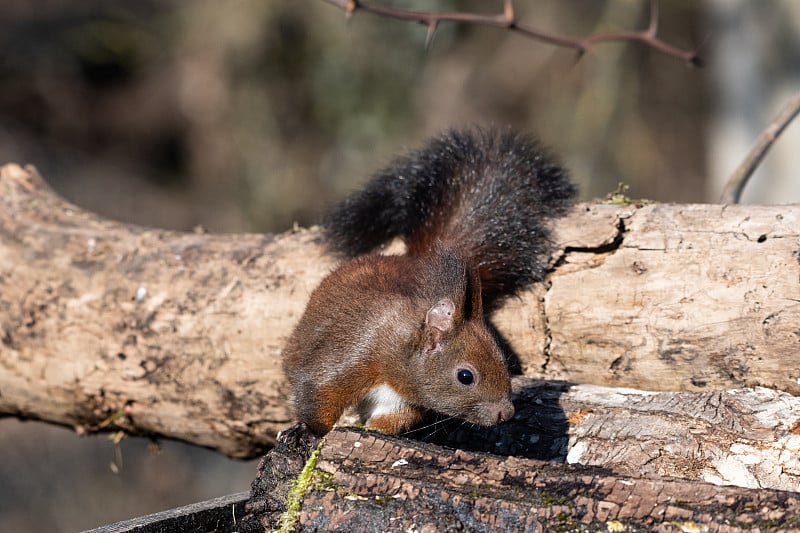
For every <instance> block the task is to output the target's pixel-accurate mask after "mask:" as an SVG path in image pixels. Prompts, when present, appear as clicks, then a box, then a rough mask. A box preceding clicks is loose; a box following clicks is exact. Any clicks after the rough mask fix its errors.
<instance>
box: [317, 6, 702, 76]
mask: <svg viewBox="0 0 800 533" xmlns="http://www.w3.org/2000/svg"><path fill="white" fill-rule="evenodd" d="M324 1H325V2H328V3H329V4H333V5H334V6H337V7H339V8H340V9H342V10H343V11H344V12H345V13H346V14H347V16H348V17H349V16H352V15H353V14H354V13H355V12H356V11H359V10H361V11H365V12H367V13H373V14H375V15H379V16H383V17H388V18H394V19H398V20H410V21H414V22H418V23H420V24H423V25H425V26H426V27H427V28H428V37H427V44H430V43H431V41H432V40H433V36H434V34H435V33H436V30H437V29H438V28H439V24H441V23H442V22H462V23H467V24H477V25H480V26H491V27H495V28H503V29H506V30H509V31H512V32H514V33H519V34H521V35H523V36H524V37H527V38H529V39H533V40H535V41H540V42H543V43H547V44H551V45H554V46H560V47H563V48H571V49H573V50H575V51H576V52H577V53H578V56H583V55H584V54H585V53H587V52H589V51H591V49H592V47H593V46H594V45H596V44H599V43H604V42H611V41H635V42H639V43H642V44H644V45H645V46H649V47H651V48H653V49H655V50H658V51H659V52H662V53H664V54H667V55H668V56H672V57H676V58H678V59H681V60H683V61H686V62H687V63H689V64H691V65H694V66H700V65H701V61H700V58H699V57H698V53H697V50H683V49H681V48H678V47H676V46H673V45H671V44H669V43H667V42H665V41H663V40H661V39H660V38H659V37H658V0H650V22H649V24H648V26H647V28H646V29H644V30H640V31H618V32H605V33H596V34H593V35H588V36H586V37H565V36H563V35H556V34H553V33H547V32H543V31H540V30H537V29H535V28H533V27H531V26H528V25H525V24H522V23H520V22H519V21H518V20H517V18H516V15H515V12H514V2H513V0H504V2H503V12H502V13H498V14H495V15H483V14H478V13H465V12H461V11H417V10H412V9H401V8H396V7H391V6H385V5H381V4H377V3H374V2H366V1H364V0H324Z"/></svg>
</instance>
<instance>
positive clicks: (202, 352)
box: [0, 165, 800, 457]
mask: <svg viewBox="0 0 800 533" xmlns="http://www.w3.org/2000/svg"><path fill="white" fill-rule="evenodd" d="M798 219H800V207H798V206H780V207H764V206H713V205H711V206H702V205H697V206H680V205H677V206H672V205H658V204H655V205H622V206H614V205H602V204H590V205H581V206H578V207H577V208H576V209H575V210H574V212H573V213H572V214H571V215H570V216H568V217H566V218H565V219H564V220H562V221H561V222H560V223H559V225H558V226H557V228H556V230H557V235H558V239H559V242H560V243H561V251H560V252H559V253H558V254H557V256H556V257H554V268H553V272H552V273H551V275H550V277H549V279H548V280H547V282H546V283H543V284H540V285H537V286H535V287H533V288H532V289H531V290H530V291H528V292H527V293H525V294H523V295H522V296H521V297H520V298H517V299H513V300H511V301H509V302H508V303H507V305H506V306H505V307H504V308H503V309H501V310H500V311H499V312H498V313H497V315H496V316H495V317H494V319H493V320H494V323H495V324H496V325H497V327H498V329H499V330H500V332H501V334H502V335H503V336H504V337H505V338H506V339H507V341H508V342H509V345H510V346H511V348H513V350H514V352H515V354H516V356H517V357H518V358H519V362H520V368H521V369H522V370H523V371H524V373H525V374H526V375H527V376H529V377H537V378H543V379H549V380H552V379H559V380H566V381H570V382H580V383H594V384H599V385H612V386H625V387H635V388H641V389H652V390H673V391H690V392H696V393H706V392H709V391H711V392H714V391H721V390H726V389H740V388H742V387H751V386H767V387H770V388H772V389H775V390H778V391H786V392H789V393H794V394H796V393H797V392H798V391H800V384H798V381H800V365H798V364H797V355H796V354H797V348H798V346H800V331H799V330H798V328H797V324H798V323H800V283H798V279H799V278H800V264H799V263H798V242H799V241H800V233H798V231H799V230H798V228H800V221H799V220H798ZM334 266H335V260H334V259H333V258H331V257H330V256H329V255H328V254H326V252H325V250H324V247H323V246H322V243H321V239H320V236H319V232H317V231H315V230H313V229H312V230H298V231H293V232H289V233H285V234H281V235H206V234H186V233H176V232H169V231H164V230H157V229H147V228H142V227H136V226H132V225H128V224H122V223H118V222H114V221H110V220H105V219H101V218H99V217H97V216H95V215H93V214H91V213H87V212H85V211H83V210H81V209H80V208H78V207H76V206H74V205H71V204H69V203H67V202H65V201H64V200H63V199H61V198H59V197H58V196H57V195H55V194H54V193H53V192H52V191H51V190H50V189H49V188H48V187H47V186H46V185H45V183H44V182H43V181H42V180H41V178H40V177H39V176H38V175H37V174H36V172H35V170H33V169H32V168H28V169H22V168H20V167H19V166H16V165H6V166H4V167H2V169H0V328H2V330H1V331H0V350H1V352H0V413H4V414H8V415H13V416H18V417H22V418H35V419H41V420H46V421H50V422H55V423H59V424H65V425H68V426H71V427H74V428H76V429H78V430H79V431H96V430H112V429H115V430H123V431H127V432H130V433H136V434H148V435H154V436H167V437H171V438H178V439H182V440H185V441H188V442H193V443H196V444H199V445H202V446H208V447H211V448H215V449H218V450H220V451H221V452H223V453H225V454H228V455H231V456H235V457H246V456H253V455H255V454H257V453H259V452H260V451H263V450H264V449H266V448H268V447H269V446H271V445H272V444H274V442H275V440H274V439H275V435H276V433H277V431H278V430H280V429H282V428H285V427H286V426H288V425H289V424H290V422H291V414H290V413H289V411H288V408H287V402H286V397H287V391H286V385H285V382H284V380H283V376H282V374H281V372H280V362H279V354H280V349H281V347H282V345H283V342H284V340H285V339H286V337H287V336H288V334H289V332H290V331H291V328H292V326H293V324H294V323H295V321H296V320H297V319H298V318H299V316H300V314H301V313H302V311H303V308H304V305H305V302H306V300H307V298H308V295H309V294H310V292H311V291H312V290H313V288H314V287H315V285H316V284H317V283H318V282H319V280H320V279H321V278H322V277H323V276H324V275H325V274H326V273H327V272H328V271H329V270H330V269H331V268H333V267H334ZM701 403H702V402H701ZM591 408H592V407H587V409H591ZM687 414H689V415H691V414H692V413H687Z"/></svg>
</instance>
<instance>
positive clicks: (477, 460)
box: [238, 428, 800, 532]
mask: <svg viewBox="0 0 800 533" xmlns="http://www.w3.org/2000/svg"><path fill="white" fill-rule="evenodd" d="M290 440H291V437H290ZM297 453H298V451H297V449H296V448H295V449H292V447H291V446H288V447H287V446H281V445H279V446H278V447H276V448H275V449H274V450H273V451H272V452H270V453H269V454H268V455H267V456H266V457H265V458H264V460H262V462H261V465H260V466H259V477H258V478H257V479H256V481H255V482H254V483H253V490H252V496H251V498H250V501H249V502H248V504H247V507H246V508H247V509H248V511H249V512H248V514H247V516H245V518H244V520H243V521H242V523H240V524H239V526H238V527H239V530H240V531H245V532H247V531H264V530H265V529H268V530H274V529H276V528H277V527H284V528H286V530H292V531H320V530H325V531H629V532H636V531H648V532H649V531H665V532H666V531H676V532H677V531H725V532H740V531H775V530H784V531H787V530H796V528H798V527H800V495H798V494H796V493H791V492H781V491H776V490H764V489H761V490H753V489H741V488H735V487H719V486H715V485H711V484H707V483H699V482H692V481H683V480H675V479H647V478H642V477H632V476H620V475H617V474H615V473H613V472H611V471H609V470H606V469H600V468H596V467H587V466H578V465H563V464H554V463H549V462H544V461H538V460H535V459H525V458H520V457H500V456H495V455H488V454H480V453H475V452H469V451H464V450H452V449H448V448H442V447H438V446H434V445H430V444H425V443H420V442H418V441H410V440H407V439H398V438H395V437H387V436H383V435H379V434H374V433H365V432H362V431H357V430H351V429H344V428H339V429H335V430H334V431H333V432H331V433H330V434H328V435H327V436H326V437H325V438H324V440H323V441H322V442H321V443H319V444H318V445H317V448H316V450H315V452H314V453H313V454H311V453H310V452H309V453H306V454H303V457H307V456H310V458H309V459H308V461H307V462H306V463H305V466H304V468H302V469H298V470H297V471H294V472H286V471H285V470H284V471H281V475H279V476H278V477H277V478H276V476H275V475H274V472H275V471H276V469H275V468H273V465H272V462H273V461H278V462H279V463H280V464H285V462H286V456H287V455H288V456H291V455H292V454H297ZM292 476H296V478H292ZM292 479H293V480H292ZM289 480H292V481H289ZM279 492H286V493H288V497H287V498H286V500H285V503H281V501H279V499H278V498H276V497H275V494H276V493H279Z"/></svg>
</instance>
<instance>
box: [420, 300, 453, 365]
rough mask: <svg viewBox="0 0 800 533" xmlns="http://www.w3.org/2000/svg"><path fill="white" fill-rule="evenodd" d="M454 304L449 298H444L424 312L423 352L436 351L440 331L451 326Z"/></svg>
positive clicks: (440, 334)
mask: <svg viewBox="0 0 800 533" xmlns="http://www.w3.org/2000/svg"><path fill="white" fill-rule="evenodd" d="M455 310H456V304H455V303H453V300H451V299H450V298H444V299H442V300H439V301H438V302H436V304H435V305H434V306H433V307H431V308H430V309H428V312H427V313H426V314H425V352H426V353H433V352H436V351H438V349H439V343H440V342H441V340H442V333H444V332H445V331H448V330H450V329H451V328H452V327H453V313H455Z"/></svg>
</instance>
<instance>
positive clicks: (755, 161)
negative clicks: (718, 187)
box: [719, 93, 800, 204]
mask: <svg viewBox="0 0 800 533" xmlns="http://www.w3.org/2000/svg"><path fill="white" fill-rule="evenodd" d="M798 114H800V93H797V94H795V95H794V96H793V97H792V98H791V99H790V100H789V101H788V102H786V105H784V106H783V108H782V109H781V110H780V112H779V113H778V115H777V116H776V117H775V118H774V119H773V120H772V122H770V123H769V125H767V127H766V128H765V129H764V131H762V132H761V135H759V136H758V139H756V142H755V144H754V145H753V147H752V148H751V149H750V151H749V152H748V153H747V156H745V158H744V160H743V161H742V162H741V164H739V166H738V167H736V170H735V171H734V172H733V174H731V176H730V178H728V183H727V184H726V185H725V188H724V189H723V190H722V194H721V195H720V198H719V201H720V203H723V204H738V203H739V201H740V200H741V198H742V192H743V191H744V188H745V185H747V182H748V181H749V180H750V178H751V177H752V175H753V173H754V172H755V170H756V169H757V168H758V166H759V165H760V164H761V161H762V160H763V159H764V157H765V156H766V155H767V152H768V151H769V149H770V148H771V147H772V145H773V143H775V141H776V140H777V139H778V137H779V136H780V134H781V133H783V130H785V129H786V127H787V126H788V125H789V123H790V122H791V121H792V120H794V118H795V117H796V116H797V115H798Z"/></svg>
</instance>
